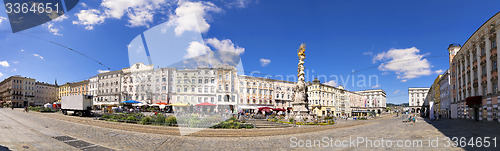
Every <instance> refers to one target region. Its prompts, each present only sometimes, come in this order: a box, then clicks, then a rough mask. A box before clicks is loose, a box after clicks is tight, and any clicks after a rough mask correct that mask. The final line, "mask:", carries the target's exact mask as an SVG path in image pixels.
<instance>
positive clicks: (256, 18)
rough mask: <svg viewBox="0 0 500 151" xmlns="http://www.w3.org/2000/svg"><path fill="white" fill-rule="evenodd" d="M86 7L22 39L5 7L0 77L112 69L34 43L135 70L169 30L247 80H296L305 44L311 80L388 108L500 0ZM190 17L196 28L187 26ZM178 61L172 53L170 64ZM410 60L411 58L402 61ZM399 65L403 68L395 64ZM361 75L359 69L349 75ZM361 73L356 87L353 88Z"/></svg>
mask: <svg viewBox="0 0 500 151" xmlns="http://www.w3.org/2000/svg"><path fill="white" fill-rule="evenodd" d="M84 3H85V4H83V3H80V4H79V5H77V6H76V8H74V9H73V10H71V11H70V12H67V14H66V15H65V16H64V17H60V18H59V19H58V20H57V21H52V22H49V23H46V24H44V25H40V26H38V27H35V28H32V29H28V30H25V31H22V32H20V33H12V32H11V29H10V24H9V21H8V20H6V17H7V14H6V12H5V8H4V7H0V20H1V22H0V54H1V55H0V65H1V66H0V79H5V78H7V77H9V76H12V75H23V76H27V77H32V78H36V79H37V80H39V81H44V82H50V83H52V82H53V81H54V79H56V78H57V80H58V82H59V83H64V82H71V81H78V80H84V79H86V78H89V77H91V76H94V75H96V74H98V70H107V69H106V68H105V67H103V66H101V65H99V64H97V63H95V62H93V61H92V60H90V59H88V58H86V57H83V56H81V55H78V54H76V53H74V52H71V51H69V50H67V49H65V48H62V47H60V46H57V45H55V44H52V43H49V42H47V41H44V40H40V39H37V38H32V37H30V36H36V37H40V38H42V39H46V40H51V41H54V42H57V43H60V44H63V45H66V46H68V47H70V48H73V49H75V50H77V51H80V52H82V53H84V54H86V55H88V56H90V57H92V58H93V59H95V60H98V61H100V62H102V63H103V64H105V65H106V66H109V67H110V68H111V70H118V69H121V68H125V67H127V66H129V64H130V62H129V57H131V56H129V47H128V46H131V45H129V44H131V42H132V40H134V39H135V38H137V36H138V35H139V37H140V34H141V33H143V32H145V31H146V30H148V29H150V28H153V27H155V26H160V25H165V26H168V27H169V28H168V32H170V33H172V34H171V37H172V36H179V35H181V37H182V36H184V37H186V36H190V37H189V38H192V39H195V40H194V41H195V42H194V43H189V46H192V47H191V48H193V49H191V50H188V48H186V49H182V48H176V47H168V48H171V49H168V50H165V51H167V52H172V54H179V55H182V56H181V58H182V57H184V58H185V57H187V56H190V55H196V54H203V53H207V52H209V51H217V50H218V51H233V52H237V53H239V54H240V56H241V59H242V61H243V65H244V69H245V72H246V73H251V72H252V71H258V72H260V73H262V74H261V75H260V76H264V75H272V76H279V75H283V76H284V77H286V75H290V76H294V75H296V71H297V63H298V60H297V56H296V50H297V49H298V47H299V45H300V44H301V43H306V45H307V47H306V55H307V59H306V63H305V66H306V70H308V71H307V72H308V74H307V75H306V76H308V77H306V79H307V80H311V79H312V78H313V77H315V76H319V77H321V76H322V75H323V77H326V78H320V79H321V80H322V82H329V84H332V83H335V84H337V85H338V84H343V85H344V86H345V87H346V88H347V89H348V90H353V91H354V90H364V89H372V88H382V89H384V90H385V91H386V93H387V100H388V101H387V102H392V103H407V102H408V96H407V89H408V87H428V86H430V85H431V84H432V82H433V81H434V79H435V78H436V76H437V75H438V74H437V72H439V71H444V70H446V69H447V68H448V57H447V55H448V53H447V50H446V49H447V47H448V45H449V44H450V43H460V44H463V43H464V42H465V41H466V40H467V39H468V38H469V36H470V35H471V34H472V33H473V32H474V31H475V30H476V29H477V28H479V26H481V25H482V24H483V23H484V22H485V21H486V20H488V19H489V18H490V17H492V16H493V15H494V14H496V13H497V12H498V11H500V7H498V6H500V1H495V0H481V1H474V2H471V1H466V0H455V1H431V0H422V1H401V0H386V1H373V0H356V1H305V0H301V1H298V0H273V1H255V0H235V1H223V0H216V1H181V2H178V1H169V0H144V1H140V2H133V0H132V1H131V2H130V3H123V2H122V3H118V2H117V1H116V0H105V1H100V0H89V1H85V2H84ZM190 13H191V14H194V16H195V17H194V20H196V21H195V25H196V26H193V23H192V22H190V20H189V19H190ZM191 17H192V16H191ZM56 31H57V32H56ZM192 32H194V34H193V33H192ZM196 35H198V36H196ZM200 36H201V37H200ZM183 46H184V45H183ZM174 48H175V50H174ZM167 54H168V53H167ZM176 58H177V59H178V58H179V57H176ZM176 58H175V57H173V56H168V55H166V59H165V60H175V59H176ZM404 58H410V59H413V60H410V61H406V62H402V63H401V62H399V63H398V60H401V59H404ZM415 58H417V59H415ZM391 61H392V62H396V63H392V64H387V63H388V62H391ZM5 62H6V63H5ZM381 63H386V64H383V65H381ZM362 69H366V70H362ZM360 70H361V71H360ZM353 71H359V72H356V73H355V74H350V73H351V72H353ZM353 75H354V76H355V77H356V78H355V81H354V84H353V82H352V81H349V82H348V81H346V79H347V78H350V79H349V80H352V77H353ZM360 76H366V77H368V76H377V77H378V83H376V81H372V83H371V84H369V83H368V82H367V83H366V84H361V85H360V84H358V83H359V82H360V81H361V80H362V79H360V78H359V77H360ZM334 77H337V78H334ZM341 77H342V78H344V82H342V79H340V78H341ZM331 80H336V81H335V82H331ZM346 82H347V83H346ZM361 82H362V81H361Z"/></svg>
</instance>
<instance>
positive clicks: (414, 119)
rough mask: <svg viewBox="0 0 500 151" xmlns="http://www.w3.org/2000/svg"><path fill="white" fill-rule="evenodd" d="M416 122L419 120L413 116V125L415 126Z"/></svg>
mask: <svg viewBox="0 0 500 151" xmlns="http://www.w3.org/2000/svg"><path fill="white" fill-rule="evenodd" d="M416 120H417V119H416V118H415V116H413V124H415V121H416Z"/></svg>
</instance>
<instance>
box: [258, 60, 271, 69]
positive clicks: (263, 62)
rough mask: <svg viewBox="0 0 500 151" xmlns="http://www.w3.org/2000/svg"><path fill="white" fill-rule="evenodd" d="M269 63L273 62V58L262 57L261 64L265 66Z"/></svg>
mask: <svg viewBox="0 0 500 151" xmlns="http://www.w3.org/2000/svg"><path fill="white" fill-rule="evenodd" d="M269 63H271V60H269V59H264V58H261V59H260V65H261V66H263V67H265V66H267V65H268V64H269Z"/></svg>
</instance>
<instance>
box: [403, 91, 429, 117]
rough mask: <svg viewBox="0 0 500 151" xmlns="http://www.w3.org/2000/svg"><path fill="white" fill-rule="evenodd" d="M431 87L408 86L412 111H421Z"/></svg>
mask: <svg viewBox="0 0 500 151" xmlns="http://www.w3.org/2000/svg"><path fill="white" fill-rule="evenodd" d="M429 89H430V88H408V106H409V108H410V112H412V113H420V111H421V109H422V105H423V104H424V101H425V98H426V97H427V92H429Z"/></svg>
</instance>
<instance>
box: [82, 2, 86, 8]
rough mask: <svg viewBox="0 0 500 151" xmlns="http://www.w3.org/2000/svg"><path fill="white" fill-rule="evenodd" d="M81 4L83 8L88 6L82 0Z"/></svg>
mask: <svg viewBox="0 0 500 151" xmlns="http://www.w3.org/2000/svg"><path fill="white" fill-rule="evenodd" d="M80 5H82V7H83V8H87V7H88V6H87V4H85V3H84V2H80Z"/></svg>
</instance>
